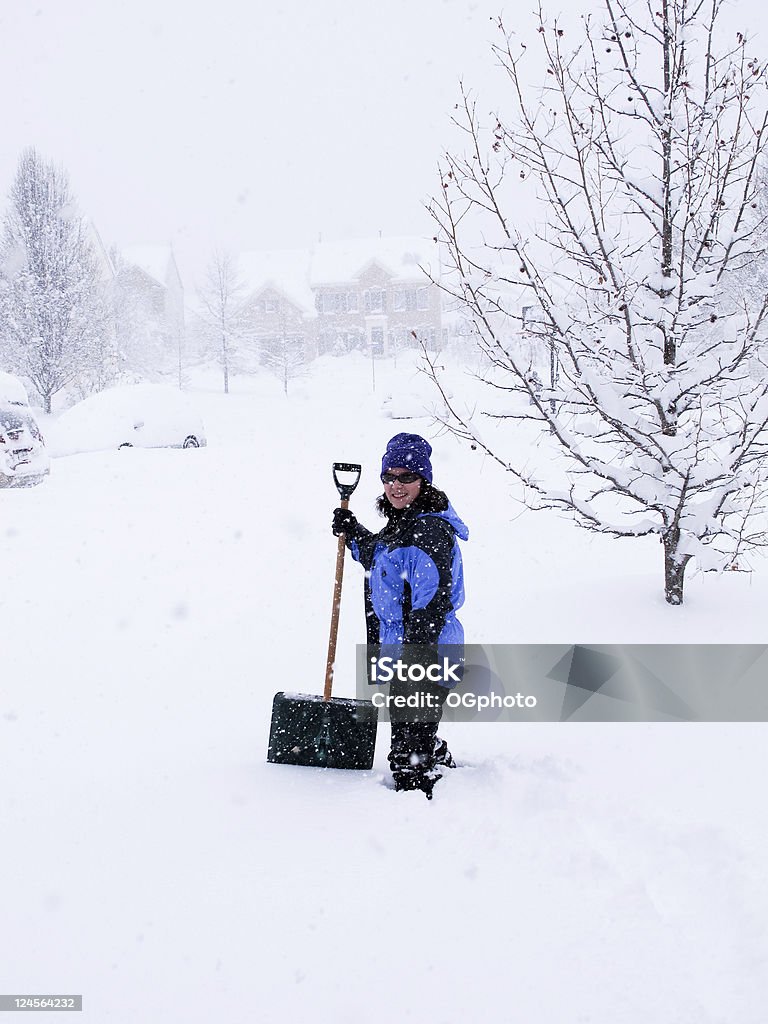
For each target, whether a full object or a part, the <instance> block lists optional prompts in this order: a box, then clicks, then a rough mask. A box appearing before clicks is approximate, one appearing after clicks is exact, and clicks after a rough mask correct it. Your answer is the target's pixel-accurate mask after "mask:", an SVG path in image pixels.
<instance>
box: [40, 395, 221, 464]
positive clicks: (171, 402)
mask: <svg viewBox="0 0 768 1024" xmlns="http://www.w3.org/2000/svg"><path fill="white" fill-rule="evenodd" d="M49 433H50V447H51V451H52V453H53V454H54V455H76V454H78V453H80V452H94V451H104V450H108V449H110V448H133V447H136V448H202V447H204V446H205V445H206V444H207V439H206V436H205V427H204V425H203V421H202V418H201V416H200V414H199V412H198V411H197V409H196V408H195V405H194V403H193V402H192V401H190V399H189V398H187V397H186V395H183V394H182V393H181V392H180V391H178V390H177V389H176V388H173V387H170V386H169V385H167V384H125V385H121V386H118V387H114V388H106V389H105V390H104V391H99V392H97V393H96V394H94V395H90V396H89V397H88V398H84V399H83V401H82V402H78V403H77V405H73V406H72V408H71V409H67V410H66V412H63V413H62V414H61V415H60V416H59V417H58V420H57V421H55V423H54V424H52V425H51V428H50V430H49Z"/></svg>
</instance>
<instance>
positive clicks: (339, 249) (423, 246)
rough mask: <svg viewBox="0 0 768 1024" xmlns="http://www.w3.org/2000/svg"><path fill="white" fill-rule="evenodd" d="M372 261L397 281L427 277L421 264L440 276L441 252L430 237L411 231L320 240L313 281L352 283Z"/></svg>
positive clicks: (321, 283) (313, 264)
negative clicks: (369, 236) (344, 239)
mask: <svg viewBox="0 0 768 1024" xmlns="http://www.w3.org/2000/svg"><path fill="white" fill-rule="evenodd" d="M372 263H377V264H378V265H379V266H381V267H382V268H383V269H384V270H385V271H386V272H387V273H388V274H389V275H390V276H391V277H392V278H393V279H394V280H395V281H418V280H420V279H423V278H424V272H423V270H421V269H420V268H421V267H424V268H425V269H426V270H428V271H430V272H431V273H432V274H433V276H435V277H437V276H438V271H439V254H438V251H437V246H436V245H435V244H434V242H433V241H432V240H431V239H426V238H419V237H416V236H408V235H401V236H395V237H391V238H387V237H384V238H360V239H350V240H347V241H343V242H319V243H318V244H317V245H316V246H315V247H314V249H313V252H312V266H311V278H310V283H311V284H312V285H314V286H315V287H318V286H319V285H323V284H338V283H342V282H348V283H350V284H352V283H353V282H354V281H355V280H356V279H357V278H358V277H359V276H360V274H361V273H362V272H363V271H364V270H366V269H367V268H368V267H369V266H370V265H371V264H372Z"/></svg>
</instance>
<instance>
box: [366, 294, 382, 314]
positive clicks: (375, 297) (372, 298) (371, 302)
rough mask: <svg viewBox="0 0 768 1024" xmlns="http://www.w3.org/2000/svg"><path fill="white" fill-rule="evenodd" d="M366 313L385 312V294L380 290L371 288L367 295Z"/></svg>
mask: <svg viewBox="0 0 768 1024" xmlns="http://www.w3.org/2000/svg"><path fill="white" fill-rule="evenodd" d="M365 312H366V313H383V312H384V292H383V291H382V290H381V289H380V288H369V289H368V291H367V292H366V293H365Z"/></svg>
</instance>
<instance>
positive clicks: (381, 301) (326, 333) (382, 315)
mask: <svg viewBox="0 0 768 1024" xmlns="http://www.w3.org/2000/svg"><path fill="white" fill-rule="evenodd" d="M430 277H431V278H434V280H439V261H438V253H437V247H436V246H435V245H434V243H432V242H427V241H425V240H424V239H422V238H415V237H393V238H376V239H370V238H367V239H360V240H354V241H344V242H320V243H318V244H317V245H316V246H315V248H314V249H313V251H312V261H311V276H310V285H311V288H312V291H313V293H314V297H315V308H316V310H317V340H318V349H319V351H321V352H324V351H334V350H337V351H338V350H339V349H341V350H349V349H351V348H363V349H365V350H367V351H373V352H380V353H382V354H385V355H386V354H388V353H390V352H392V351H397V349H399V348H404V347H412V346H413V345H414V344H416V340H415V339H416V337H418V338H420V339H423V340H425V341H427V342H428V343H431V344H434V343H435V342H436V341H438V340H439V339H440V337H441V335H442V320H441V292H440V289H439V287H438V286H437V285H436V284H433V283H432V280H430Z"/></svg>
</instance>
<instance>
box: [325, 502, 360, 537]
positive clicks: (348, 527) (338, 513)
mask: <svg viewBox="0 0 768 1024" xmlns="http://www.w3.org/2000/svg"><path fill="white" fill-rule="evenodd" d="M358 528H359V524H358V522H357V519H355V516H354V514H353V513H352V512H350V511H349V509H348V508H337V509H334V512H333V523H332V525H331V529H332V530H333V535H334V536H335V537H338V536H339V534H340V533H345V534H346V535H347V537H349V538H350V539H351V538H352V537H354V536H355V534H356V533H357V531H358Z"/></svg>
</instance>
